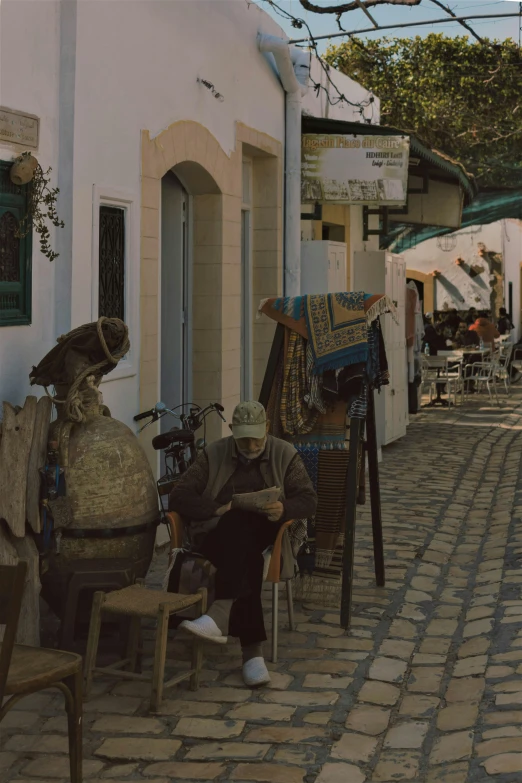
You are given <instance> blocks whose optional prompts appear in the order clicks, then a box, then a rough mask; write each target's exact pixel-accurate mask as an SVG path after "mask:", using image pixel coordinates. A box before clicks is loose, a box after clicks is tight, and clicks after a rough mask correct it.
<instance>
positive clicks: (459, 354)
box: [433, 345, 491, 405]
mask: <svg viewBox="0 0 522 783" xmlns="http://www.w3.org/2000/svg"><path fill="white" fill-rule="evenodd" d="M490 353H491V348H488V347H486V346H484V348H478V347H476V346H474V345H468V346H466V347H465V348H453V349H452V350H451V351H437V356H445V357H446V358H447V359H452V358H454V359H455V360H457V361H463V359H464V357H465V356H466V355H468V356H480V360H481V361H484V359H485V358H486V356H488V354H490ZM468 366H470V365H468ZM462 380H463V382H464V383H466V375H465V373H463V376H462ZM438 399H440V402H439V405H444V402H445V400H443V399H442V397H441V396H440V392H439V388H438V387H437V397H436V398H435V400H434V401H433V402H434V403H435V402H437V400H438Z"/></svg>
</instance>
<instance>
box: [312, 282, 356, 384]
mask: <svg viewBox="0 0 522 783" xmlns="http://www.w3.org/2000/svg"><path fill="white" fill-rule="evenodd" d="M305 317H306V326H307V329H308V334H309V336H310V345H311V348H312V351H313V354H314V372H315V373H316V374H318V375H319V374H322V373H323V372H324V371H325V370H336V369H340V368H342V367H347V366H348V365H350V364H355V363H356V362H366V360H367V358H368V333H367V329H366V314H365V312H364V293H363V292H359V293H346V294H316V295H312V296H306V297H305Z"/></svg>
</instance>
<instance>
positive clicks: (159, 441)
mask: <svg viewBox="0 0 522 783" xmlns="http://www.w3.org/2000/svg"><path fill="white" fill-rule="evenodd" d="M187 407H188V408H189V412H188V413H180V414H177V413H175V411H177V410H179V409H180V408H181V409H183V408H187ZM224 410H225V409H224V408H223V406H222V405H220V404H219V403H218V402H213V403H211V404H210V405H207V407H206V408H201V407H200V406H199V405H196V404H195V403H186V404H183V405H178V406H177V407H176V408H174V409H173V410H171V409H170V408H167V406H166V405H165V403H164V402H157V403H156V405H155V406H154V408H152V409H151V410H150V411H144V412H143V413H138V415H137V416H134V421H136V422H138V421H142V420H143V419H146V418H150V421H148V422H147V424H145V425H144V426H143V427H141V428H140V430H139V432H143V430H144V429H146V428H147V427H148V426H150V425H151V424H153V423H154V422H157V421H159V420H160V419H163V418H164V417H165V416H168V415H169V416H173V417H174V418H175V419H178V421H179V422H180V424H181V427H172V429H170V430H168V432H162V433H161V434H160V435H156V436H155V437H154V438H153V439H152V446H153V448H154V449H155V450H156V451H163V452H164V460H165V473H164V474H163V475H162V476H161V477H160V478H159V479H158V481H157V482H156V486H157V489H158V496H159V500H160V511H161V516H162V520H163V522H165V523H166V520H165V512H166V511H168V508H165V506H164V498H165V497H167V498H168V495H169V494H170V492H171V491H172V488H173V487H174V484H175V483H176V481H179V479H180V478H181V476H182V475H183V474H184V473H186V472H187V470H188V469H189V468H190V466H191V465H192V464H193V463H194V462H195V460H196V459H197V456H198V454H199V453H200V452H201V451H204V449H205V446H206V427H205V422H206V418H207V416H209V415H210V414H211V413H217V414H218V415H219V417H220V418H221V419H222V420H223V421H226V419H225V417H224V416H223V411H224ZM201 427H204V428H205V429H204V436H203V438H199V439H198V440H196V438H195V433H196V432H197V430H199V429H200V428H201Z"/></svg>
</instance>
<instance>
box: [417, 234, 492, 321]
mask: <svg viewBox="0 0 522 783" xmlns="http://www.w3.org/2000/svg"><path fill="white" fill-rule="evenodd" d="M452 237H453V238H454V239H455V240H456V242H455V246H454V247H452V249H451V250H449V251H447V252H446V251H444V250H443V249H441V247H444V243H446V246H451V244H452V243H453V242H452ZM479 243H483V244H484V245H485V246H486V249H487V250H488V251H489V252H493V253H502V225H501V223H500V222H499V223H492V224H490V225H485V226H471V227H470V228H466V229H463V230H462V231H456V232H455V233H453V234H449V235H446V237H442V238H441V242H440V243H437V240H436V239H429V240H427V241H426V242H422V243H421V244H419V245H417V247H416V248H413V249H412V250H407V251H405V252H404V253H403V256H404V258H405V259H406V268H407V269H413V270H416V271H418V272H423V273H424V274H430V272H433V271H435V270H438V271H439V272H440V273H441V277H440V278H438V279H436V280H435V292H434V293H435V296H434V308H435V309H436V310H442V309H444V307H445V305H447V306H448V307H449V308H456V309H457V310H467V309H468V308H470V307H475V308H476V309H477V310H481V309H484V310H489V308H490V306H491V299H490V296H491V283H490V270H489V267H488V265H487V263H486V261H485V260H484V259H482V258H481V257H480V255H479V254H478V245H479ZM459 257H460V258H462V259H464V265H463V266H462V267H461V266H458V265H457V264H456V263H455V260H456V259H457V258H459ZM470 265H477V266H478V267H482V268H483V270H484V271H483V272H481V273H480V274H479V275H477V276H476V277H474V278H472V277H471V276H470V274H469V266H470Z"/></svg>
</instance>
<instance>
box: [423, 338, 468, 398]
mask: <svg viewBox="0 0 522 783" xmlns="http://www.w3.org/2000/svg"><path fill="white" fill-rule="evenodd" d="M437 359H446V361H445V363H444V369H446V370H447V369H448V363H449V360H450V359H453V361H454V362H462V359H463V353H462V352H461V351H460V350H454V351H437V354H436V355H435V356H427V357H426V360H427V362H428V367H430V368H431V369H436V370H437V375H439V374H440V370H441V369H443V367H442V365H441V364H440V361H437ZM444 385H445V384H444V383H436V384H435V386H436V389H437V396H436V397H435V399H434V400H432V401H431V402H429V403H428V404H427V405H425V406H424V407H430V408H434V407H435V406H436V405H442V406H443V407H446V406H448V405H449V403H448V400H444V399H443V398H442V396H441V393H440V388H441V386H444Z"/></svg>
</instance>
